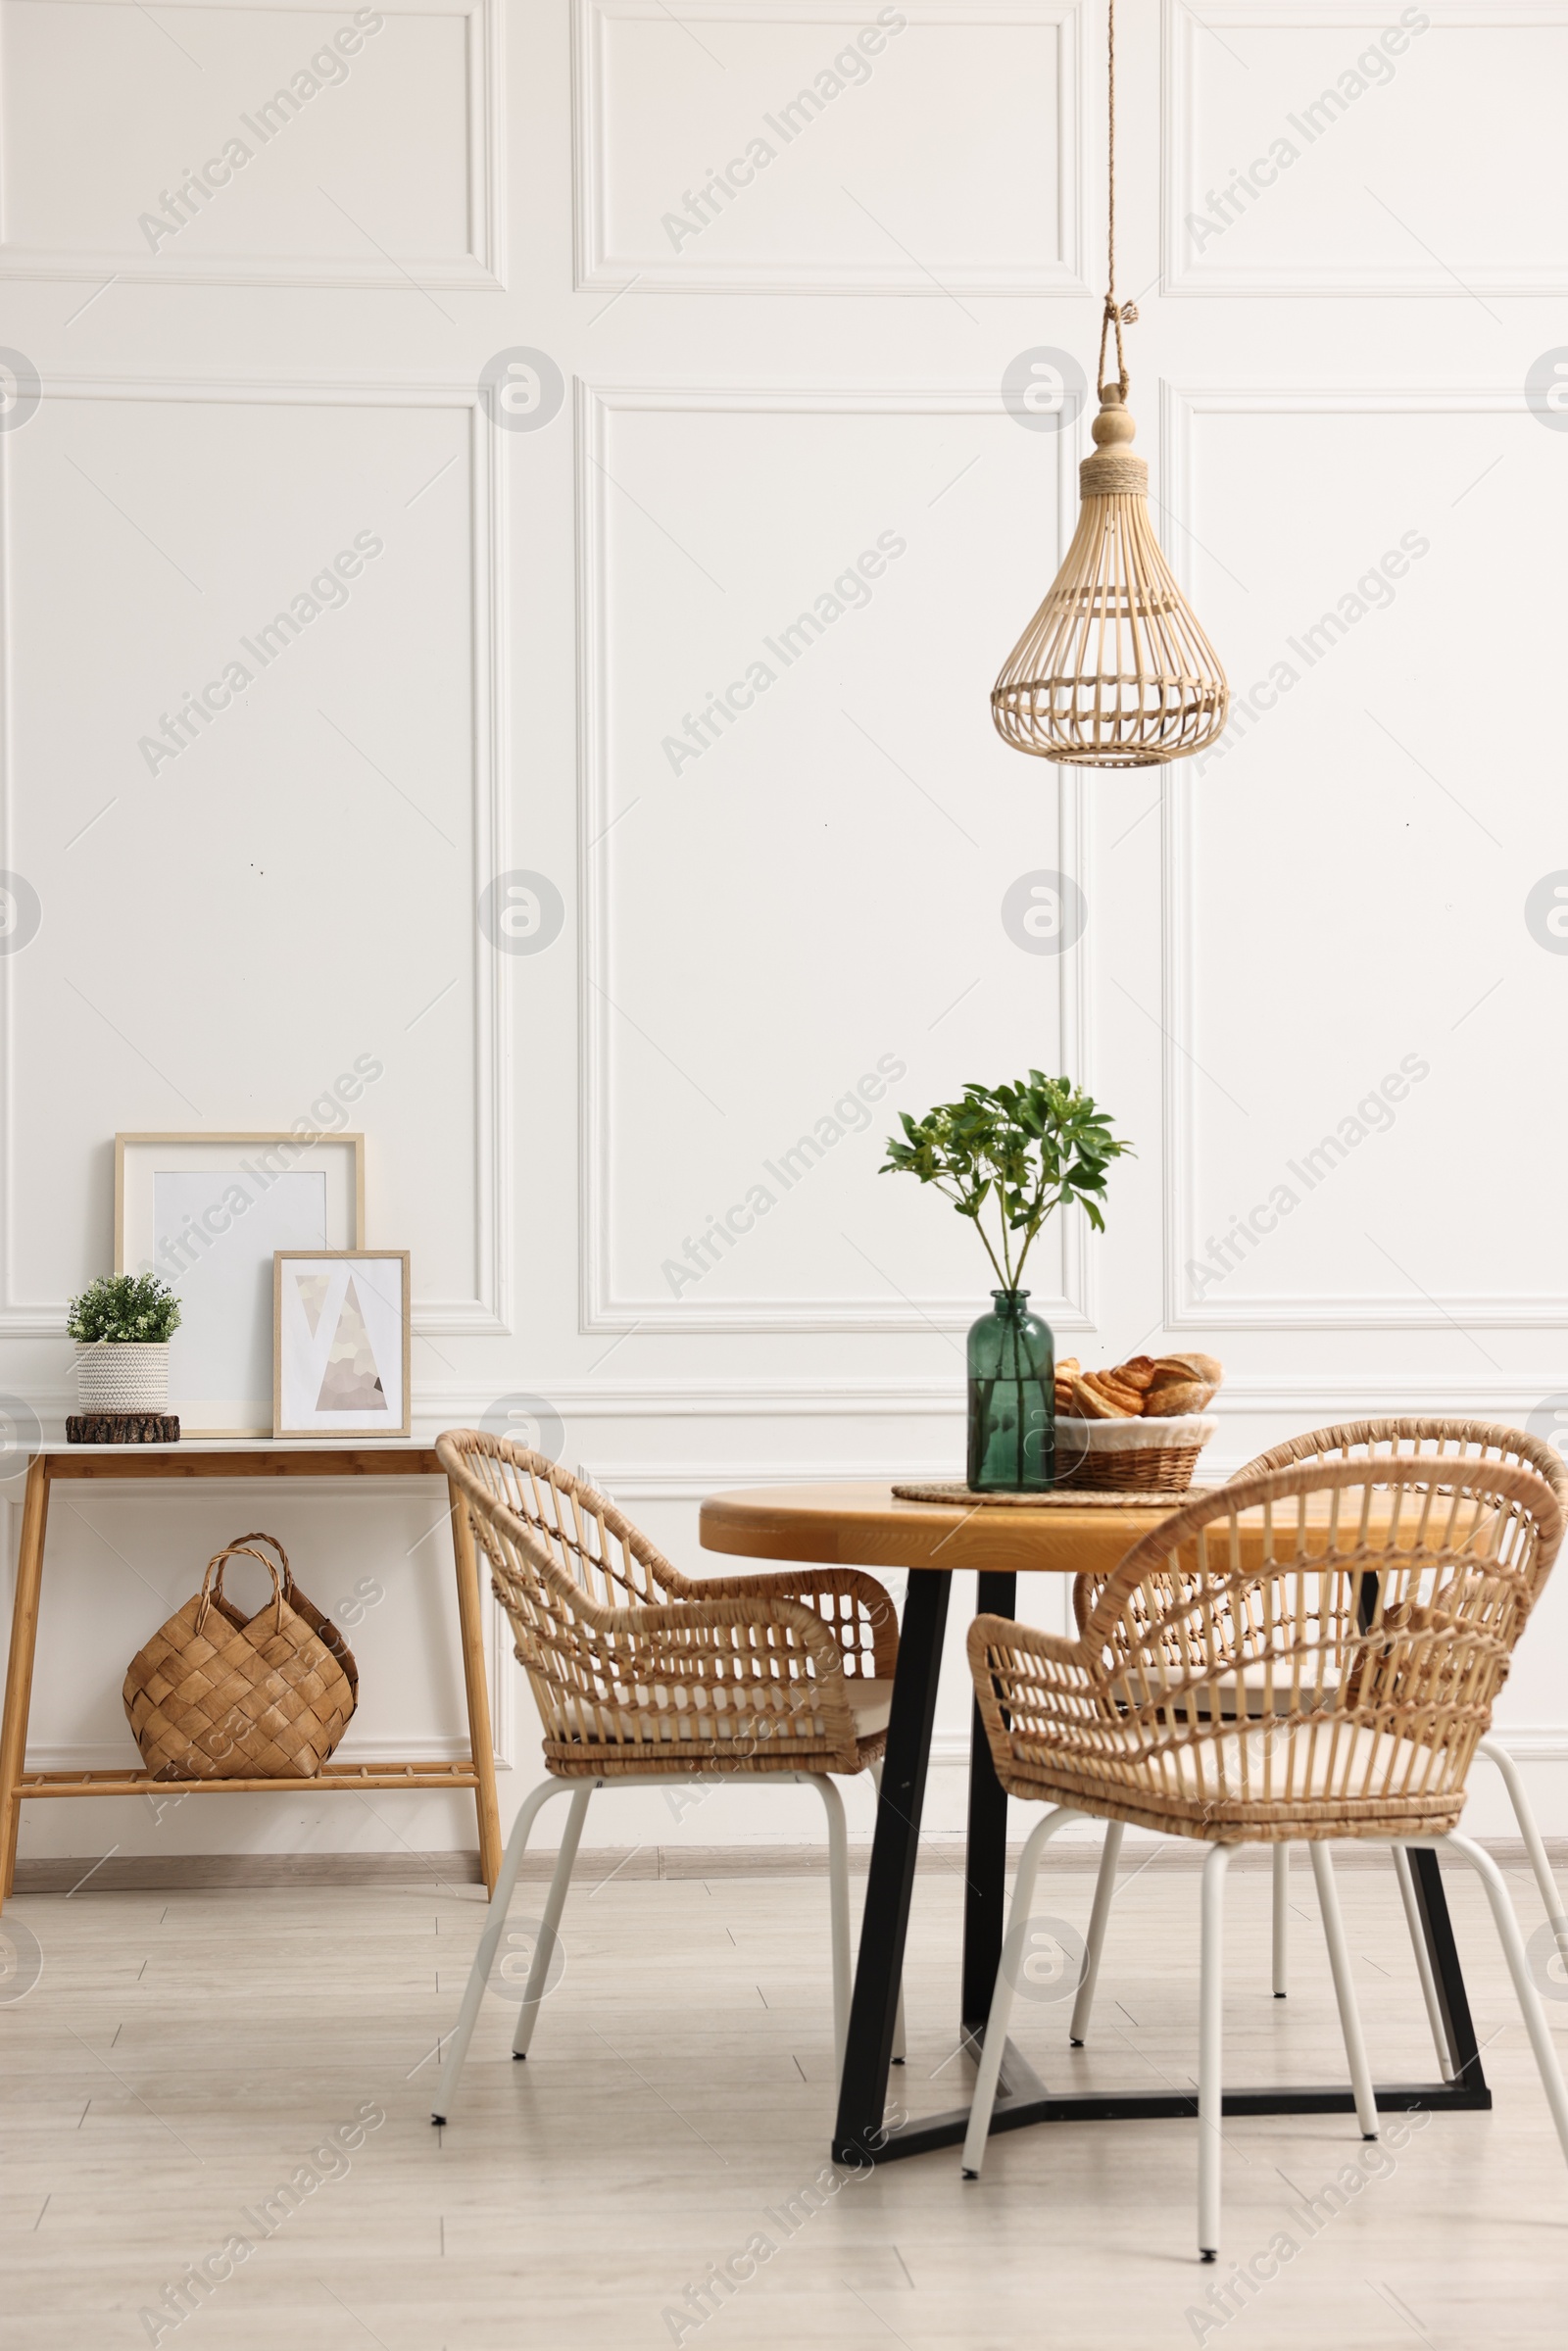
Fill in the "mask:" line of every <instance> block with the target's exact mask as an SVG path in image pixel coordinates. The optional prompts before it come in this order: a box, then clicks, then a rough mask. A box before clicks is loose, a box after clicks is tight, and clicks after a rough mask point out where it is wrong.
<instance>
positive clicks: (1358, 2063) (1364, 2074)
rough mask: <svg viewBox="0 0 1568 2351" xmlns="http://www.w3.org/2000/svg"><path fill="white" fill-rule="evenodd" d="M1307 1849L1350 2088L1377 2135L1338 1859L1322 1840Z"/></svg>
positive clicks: (1358, 2115)
mask: <svg viewBox="0 0 1568 2351" xmlns="http://www.w3.org/2000/svg"><path fill="white" fill-rule="evenodd" d="M1307 1851H1308V1852H1309V1853H1310V1854H1311V1856H1312V1876H1313V1878H1314V1879H1315V1881H1316V1883H1317V1906H1318V1908H1319V1910H1320V1911H1321V1912H1322V1913H1323V1939H1324V1940H1325V1942H1326V1943H1327V1944H1328V1946H1329V1970H1330V1973H1331V1974H1332V1976H1333V1978H1334V1997H1335V1999H1336V2000H1337V2001H1338V2003H1339V2010H1340V2031H1341V2032H1342V2033H1344V2035H1345V2054H1346V2058H1347V2060H1348V2064H1349V2068H1350V2087H1351V2089H1352V2090H1353V2091H1354V2093H1355V2119H1356V2121H1357V2122H1358V2123H1359V2124H1360V2126H1361V2136H1362V2137H1363V2138H1376V2137H1377V2134H1378V2101H1377V2093H1376V2091H1375V2090H1374V2089H1373V2087H1372V2069H1371V2067H1370V2066H1369V2065H1368V2064H1367V2061H1366V2041H1365V2039H1364V2038H1363V2036H1362V2033H1361V2011H1360V2009H1359V2008H1358V2007H1357V2005H1356V1998H1355V1980H1354V1978H1353V1977H1352V1975H1351V1973H1350V1954H1349V1951H1348V1948H1347V1947H1346V1941H1345V1921H1344V1919H1343V1918H1342V1917H1341V1915H1340V1889H1339V1886H1338V1885H1337V1884H1336V1883H1335V1877H1334V1862H1333V1858H1332V1856H1331V1854H1330V1852H1329V1849H1328V1846H1327V1845H1326V1844H1323V1843H1321V1842H1320V1841H1317V1840H1315V1839H1314V1840H1313V1841H1311V1842H1309V1843H1308V1846H1307Z"/></svg>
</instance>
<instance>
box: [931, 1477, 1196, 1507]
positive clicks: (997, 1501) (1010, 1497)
mask: <svg viewBox="0 0 1568 2351" xmlns="http://www.w3.org/2000/svg"><path fill="white" fill-rule="evenodd" d="M893 1491H894V1493H895V1494H897V1496H898V1498H899V1500H900V1501H901V1502H945V1503H947V1504H949V1505H950V1506H951V1505H952V1504H953V1503H954V1502H970V1503H972V1504H973V1505H974V1507H975V1508H976V1509H977V1510H997V1509H1002V1510H1053V1509H1055V1510H1115V1509H1119V1508H1121V1507H1122V1506H1123V1505H1124V1504H1126V1503H1128V1502H1136V1503H1138V1504H1139V1506H1140V1507H1141V1508H1143V1509H1147V1508H1148V1507H1149V1504H1150V1503H1151V1502H1169V1503H1170V1505H1171V1508H1172V1509H1175V1508H1176V1507H1177V1505H1178V1504H1179V1503H1182V1502H1191V1501H1196V1500H1197V1499H1198V1497H1199V1496H1200V1495H1201V1494H1208V1493H1210V1492H1211V1491H1212V1489H1211V1488H1209V1487H1206V1486H1180V1487H1173V1488H1171V1490H1170V1491H1169V1492H1168V1493H1161V1492H1159V1491H1158V1489H1157V1488H1154V1487H1152V1486H1141V1487H1139V1488H1138V1490H1137V1491H1136V1492H1133V1491H1132V1490H1131V1489H1129V1490H1128V1492H1127V1493H1125V1494H1111V1493H1107V1492H1106V1491H1105V1489H1104V1488H1103V1487H1099V1488H1090V1487H1083V1486H1053V1487H1051V1488H1049V1489H1048V1490H1047V1491H1046V1492H1045V1493H1044V1494H976V1493H975V1492H974V1491H973V1489H972V1488H971V1487H968V1486H965V1485H963V1484H961V1483H959V1482H955V1483H954V1484H953V1485H951V1486H944V1485H936V1484H930V1485H918V1486H915V1485H907V1486H895V1487H894V1489H893Z"/></svg>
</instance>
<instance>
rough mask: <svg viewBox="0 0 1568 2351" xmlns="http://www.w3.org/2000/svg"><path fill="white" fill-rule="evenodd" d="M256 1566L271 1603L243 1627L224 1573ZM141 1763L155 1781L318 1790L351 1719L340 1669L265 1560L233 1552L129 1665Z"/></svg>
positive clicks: (236, 1548) (129, 1712) (349, 1691)
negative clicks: (245, 1561)
mask: <svg viewBox="0 0 1568 2351" xmlns="http://www.w3.org/2000/svg"><path fill="white" fill-rule="evenodd" d="M236 1555H241V1556H244V1557H246V1558H250V1559H259V1560H260V1561H261V1563H262V1565H263V1567H265V1568H266V1570H267V1572H268V1574H269V1575H270V1577H271V1579H272V1597H271V1599H270V1601H269V1602H268V1603H267V1605H266V1606H265V1607H264V1608H263V1609H262V1611H261V1613H260V1615H258V1616H254V1617H252V1618H251V1619H250V1620H249V1622H248V1623H247V1622H246V1620H245V1619H244V1618H243V1617H242V1616H241V1615H240V1612H239V1610H238V1609H237V1608H236V1607H235V1606H234V1604H233V1602H232V1601H230V1600H227V1599H225V1597H224V1595H223V1568H224V1565H225V1563H226V1562H227V1561H228V1560H229V1559H231V1558H234V1557H235V1556H236ZM123 1698H124V1704H125V1718H126V1720H127V1722H128V1723H129V1724H130V1728H131V1731H132V1734H133V1735H134V1737H135V1740H136V1744H137V1746H138V1747H140V1749H141V1752H142V1759H143V1761H144V1762H145V1763H146V1765H147V1768H148V1770H149V1771H150V1772H152V1773H154V1774H155V1775H156V1776H157V1777H158V1778H159V1779H161V1780H282V1779H303V1780H314V1779H315V1778H316V1776H317V1774H318V1773H319V1771H320V1768H321V1766H322V1764H323V1763H325V1761H326V1759H327V1757H328V1756H329V1755H330V1754H331V1752H332V1750H333V1748H334V1747H335V1746H336V1745H337V1743H338V1740H339V1739H341V1738H342V1736H343V1733H344V1731H345V1729H346V1728H347V1726H348V1722H349V1718H350V1716H351V1715H352V1714H353V1712H354V1706H355V1691H354V1689H353V1687H352V1685H351V1684H350V1681H349V1678H348V1675H347V1674H346V1673H345V1672H344V1669H343V1666H342V1665H341V1663H340V1662H339V1660H338V1658H337V1657H336V1656H334V1655H333V1653H332V1651H331V1650H330V1649H329V1648H328V1647H327V1645H326V1642H325V1641H324V1639H323V1637H322V1636H321V1635H320V1634H319V1632H317V1631H316V1629H315V1628H314V1626H312V1625H311V1624H310V1623H309V1622H308V1621H307V1620H306V1618H305V1617H304V1615H303V1614H302V1613H301V1612H300V1610H299V1609H298V1608H296V1607H292V1606H290V1604H289V1602H288V1601H287V1600H286V1599H285V1598H284V1596H283V1586H282V1580H281V1578H280V1577H279V1575H278V1572H277V1569H276V1568H275V1567H274V1566H273V1564H272V1562H271V1560H270V1559H269V1558H268V1557H267V1555H266V1553H265V1552H263V1551H258V1550H254V1549H252V1548H251V1547H250V1546H249V1545H248V1544H245V1543H230V1544H228V1545H227V1547H226V1548H225V1549H223V1550H221V1551H220V1552H219V1553H218V1555H217V1557H216V1558H214V1559H212V1560H210V1561H209V1562H208V1568H207V1573H206V1575H205V1576H204V1577H203V1578H202V1588H201V1590H200V1592H197V1593H195V1594H194V1596H193V1597H192V1598H190V1599H188V1600H187V1601H186V1603H185V1605H184V1607H183V1608H181V1610H180V1611H179V1614H178V1615H177V1616H172V1617H171V1618H170V1619H169V1622H168V1623H167V1624H166V1625H163V1626H161V1627H160V1628H159V1630H158V1631H157V1632H156V1633H155V1634H154V1635H153V1638H152V1640H151V1641H148V1643H147V1645H146V1647H145V1648H144V1649H142V1650H141V1651H140V1652H139V1653H138V1654H137V1655H136V1656H135V1657H133V1658H132V1659H131V1663H130V1669H129V1671H128V1672H127V1674H126V1676H125V1686H124V1690H123Z"/></svg>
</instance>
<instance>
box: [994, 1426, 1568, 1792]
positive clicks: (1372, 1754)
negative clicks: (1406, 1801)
mask: <svg viewBox="0 0 1568 2351" xmlns="http://www.w3.org/2000/svg"><path fill="white" fill-rule="evenodd" d="M1562 1534H1563V1512H1562V1508H1561V1506H1560V1504H1559V1502H1558V1500H1557V1497H1556V1495H1555V1494H1553V1492H1552V1490H1551V1488H1550V1487H1549V1486H1547V1485H1546V1484H1545V1482H1544V1479H1542V1478H1540V1477H1538V1476H1537V1475H1536V1473H1535V1472H1534V1471H1533V1470H1531V1469H1527V1468H1524V1467H1522V1466H1517V1465H1508V1464H1503V1463H1498V1462H1482V1461H1472V1462H1470V1463H1468V1464H1465V1465H1457V1464H1455V1465H1449V1464H1447V1463H1446V1464H1445V1465H1444V1468H1443V1471H1442V1474H1441V1479H1440V1478H1439V1477H1436V1476H1434V1467H1433V1464H1432V1463H1431V1462H1430V1461H1426V1462H1423V1461H1418V1460H1412V1459H1407V1458H1406V1459H1400V1458H1395V1459H1392V1460H1378V1461H1376V1462H1369V1461H1360V1462H1357V1461H1353V1460H1352V1461H1336V1462H1313V1463H1307V1464H1305V1465H1302V1466H1299V1467H1295V1468H1289V1469H1282V1470H1275V1471H1272V1472H1270V1473H1268V1474H1266V1475H1264V1476H1261V1477H1256V1478H1250V1479H1248V1480H1246V1481H1245V1482H1243V1481H1241V1480H1237V1481H1235V1482H1234V1483H1233V1484H1231V1485H1230V1486H1227V1487H1224V1488H1221V1489H1220V1490H1219V1491H1218V1492H1217V1493H1215V1494H1208V1495H1204V1496H1202V1497H1201V1498H1200V1499H1198V1500H1195V1501H1193V1502H1190V1503H1188V1504H1187V1505H1186V1506H1185V1507H1184V1508H1182V1509H1181V1510H1178V1511H1176V1512H1175V1513H1174V1514H1173V1515H1172V1516H1171V1517H1170V1518H1169V1519H1167V1520H1166V1521H1165V1523H1164V1524H1163V1526H1161V1527H1159V1528H1156V1529H1155V1530H1154V1531H1153V1532H1152V1533H1151V1534H1149V1535H1147V1536H1145V1537H1144V1538H1143V1539H1142V1541H1140V1542H1139V1543H1135V1544H1134V1546H1133V1548H1132V1549H1131V1550H1130V1551H1129V1552H1128V1554H1127V1556H1126V1557H1125V1558H1124V1559H1123V1560H1122V1562H1121V1564H1120V1566H1119V1567H1118V1568H1117V1569H1116V1570H1115V1572H1114V1574H1113V1575H1112V1576H1111V1577H1110V1578H1109V1579H1108V1581H1107V1582H1106V1584H1105V1586H1104V1588H1103V1591H1102V1592H1101V1593H1100V1595H1099V1598H1098V1599H1097V1601H1096V1603H1095V1606H1094V1609H1093V1611H1092V1613H1091V1615H1090V1617H1089V1620H1088V1622H1087V1624H1086V1625H1085V1627H1084V1632H1083V1637H1082V1638H1083V1646H1084V1648H1085V1649H1086V1650H1087V1651H1089V1652H1090V1654H1091V1655H1092V1657H1093V1658H1094V1660H1095V1664H1094V1666H1093V1667H1092V1669H1091V1670H1092V1673H1093V1677H1094V1682H1095V1683H1096V1684H1097V1685H1098V1687H1097V1688H1096V1689H1095V1690H1094V1698H1095V1701H1096V1706H1095V1710H1096V1712H1097V1713H1098V1714H1099V1716H1100V1718H1101V1721H1102V1723H1103V1725H1104V1726H1105V1728H1106V1730H1107V1731H1108V1732H1109V1733H1110V1738H1109V1740H1108V1746H1109V1747H1111V1748H1114V1749H1116V1750H1117V1751H1119V1753H1120V1755H1121V1756H1122V1758H1123V1759H1124V1760H1129V1759H1131V1757H1132V1756H1133V1755H1134V1753H1138V1754H1140V1755H1141V1756H1142V1757H1143V1758H1144V1760H1145V1761H1146V1762H1149V1761H1151V1760H1152V1759H1154V1758H1156V1757H1162V1758H1164V1761H1165V1763H1166V1764H1171V1763H1172V1762H1173V1761H1174V1758H1175V1754H1176V1750H1179V1749H1180V1748H1183V1747H1188V1748H1197V1747H1200V1746H1203V1745H1207V1746H1209V1747H1214V1746H1216V1745H1217V1744H1223V1745H1226V1747H1227V1754H1226V1759H1225V1770H1226V1773H1227V1775H1228V1777H1229V1778H1230V1780H1231V1781H1233V1782H1234V1780H1235V1778H1236V1776H1237V1775H1238V1774H1239V1775H1240V1777H1241V1780H1242V1782H1243V1783H1244V1786H1243V1789H1242V1792H1247V1783H1248V1782H1249V1776H1250V1774H1255V1775H1256V1777H1257V1780H1258V1786H1257V1788H1256V1789H1255V1791H1253V1792H1256V1793H1259V1794H1267V1793H1269V1792H1271V1791H1270V1789H1269V1786H1268V1783H1269V1779H1270V1773H1271V1770H1272V1771H1274V1772H1275V1773H1278V1772H1279V1771H1287V1770H1288V1771H1293V1772H1295V1773H1296V1774H1297V1775H1298V1776H1299V1774H1300V1773H1301V1772H1302V1771H1305V1772H1307V1773H1308V1774H1309V1776H1310V1777H1311V1779H1312V1784H1313V1785H1314V1787H1316V1788H1319V1789H1320V1792H1321V1794H1322V1796H1323V1797H1324V1799H1325V1800H1326V1801H1330V1802H1332V1800H1333V1798H1334V1796H1335V1794H1336V1793H1339V1794H1352V1793H1353V1794H1357V1795H1362V1796H1364V1795H1366V1794H1368V1793H1379V1792H1381V1793H1384V1794H1387V1795H1388V1796H1389V1797H1391V1799H1392V1798H1397V1795H1398V1794H1399V1793H1401V1792H1402V1791H1403V1789H1404V1787H1405V1785H1406V1783H1407V1782H1408V1780H1409V1776H1410V1775H1412V1774H1413V1775H1415V1777H1416V1779H1417V1780H1419V1783H1420V1788H1421V1789H1422V1791H1423V1792H1426V1793H1435V1792H1438V1791H1440V1790H1443V1789H1446V1788H1462V1787H1463V1785H1464V1776H1465V1773H1466V1771H1467V1769H1468V1766H1469V1762H1470V1758H1471V1755H1472V1753H1473V1751H1474V1747H1475V1742H1476V1740H1477V1739H1479V1738H1480V1737H1482V1735H1483V1734H1484V1733H1485V1731H1486V1729H1487V1727H1488V1724H1489V1723H1490V1720H1491V1714H1492V1706H1493V1702H1494V1700H1495V1696H1496V1693H1497V1690H1499V1689H1500V1687H1501V1685H1502V1682H1503V1680H1504V1678H1505V1676H1506V1674H1507V1670H1508V1663H1509V1659H1510V1658H1511V1656H1512V1653H1513V1649H1514V1646H1515V1643H1516V1642H1517V1641H1518V1639H1519V1636H1520V1634H1521V1632H1522V1631H1523V1629H1524V1626H1525V1623H1526V1621H1527V1619H1528V1617H1529V1614H1530V1611H1531V1608H1532V1606H1533V1604H1534V1602H1535V1599H1536V1596H1537V1594H1538V1593H1539V1592H1540V1590H1541V1586H1542V1584H1543V1582H1544V1577H1545V1574H1546V1572H1547V1571H1548V1569H1549V1568H1550V1565H1551V1562H1552V1560H1553V1559H1554V1558H1555V1556H1556V1553H1557V1549H1558V1546H1559V1545H1560V1543H1561V1541H1562ZM1087 1694H1088V1693H1087V1692H1086V1695H1087ZM1015 1703H1016V1701H1015V1699H1009V1704H1013V1705H1014V1706H1015ZM1303 1716H1306V1717H1310V1718H1312V1721H1313V1722H1314V1723H1315V1724H1316V1726H1317V1729H1316V1730H1315V1731H1314V1732H1313V1733H1312V1738H1314V1739H1318V1740H1319V1741H1320V1742H1321V1741H1328V1742H1330V1746H1329V1748H1328V1749H1327V1750H1323V1749H1321V1747H1320V1751H1319V1752H1317V1753H1316V1754H1315V1755H1314V1754H1312V1753H1310V1752H1307V1751H1305V1750H1306V1749H1309V1747H1310V1743H1311V1742H1310V1739H1308V1740H1303V1739H1302V1735H1301V1719H1302V1717H1303ZM1227 1725H1229V1726H1230V1729H1229V1731H1227V1729H1226V1726H1227ZM1015 1727H1016V1715H1015ZM1282 1727H1283V1728H1284V1730H1285V1732H1286V1734H1287V1735H1286V1736H1285V1737H1280V1736H1279V1735H1278V1734H1279V1733H1280V1731H1281V1729H1282ZM1244 1728H1245V1736H1238V1734H1239V1733H1240V1732H1242V1731H1243V1729H1244ZM1361 1733H1366V1734H1369V1735H1370V1737H1369V1738H1365V1739H1363V1738H1360V1737H1359V1736H1358V1734H1361ZM1337 1738H1338V1739H1341V1740H1342V1743H1343V1747H1344V1754H1343V1759H1340V1758H1335V1757H1334V1756H1333V1749H1332V1742H1333V1741H1334V1740H1335V1739H1337ZM1293 1754H1294V1761H1293V1760H1292V1757H1293ZM1325 1755H1327V1756H1328V1758H1329V1760H1328V1763H1327V1768H1326V1770H1325ZM1380 1775H1385V1776H1387V1775H1393V1776H1394V1777H1392V1778H1387V1777H1386V1778H1385V1779H1380ZM1400 1775H1403V1777H1402V1778H1400V1777H1399V1776H1400ZM1188 1776H1189V1778H1190V1777H1191V1773H1190V1771H1189V1774H1188ZM1396 1779H1398V1783H1399V1784H1398V1785H1396V1784H1395V1781H1396ZM1231 1792H1232V1793H1235V1792H1237V1790H1236V1788H1234V1786H1233V1787H1232V1790H1231ZM1272 1792H1278V1790H1277V1789H1275V1790H1273V1791H1272Z"/></svg>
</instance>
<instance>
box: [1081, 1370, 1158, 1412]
mask: <svg viewBox="0 0 1568 2351" xmlns="http://www.w3.org/2000/svg"><path fill="white" fill-rule="evenodd" d="M1140 1401H1141V1399H1140V1398H1139V1397H1138V1396H1135V1395H1134V1393H1133V1391H1132V1390H1131V1389H1130V1388H1117V1387H1116V1385H1115V1383H1114V1382H1113V1381H1111V1380H1108V1379H1107V1378H1106V1377H1105V1374H1104V1373H1103V1372H1091V1373H1090V1374H1089V1377H1088V1378H1087V1379H1084V1380H1074V1382H1073V1384H1072V1405H1073V1410H1074V1412H1075V1413H1076V1414H1077V1416H1078V1418H1079V1419H1080V1420H1136V1419H1137V1418H1138V1411H1139V1404H1140Z"/></svg>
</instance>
